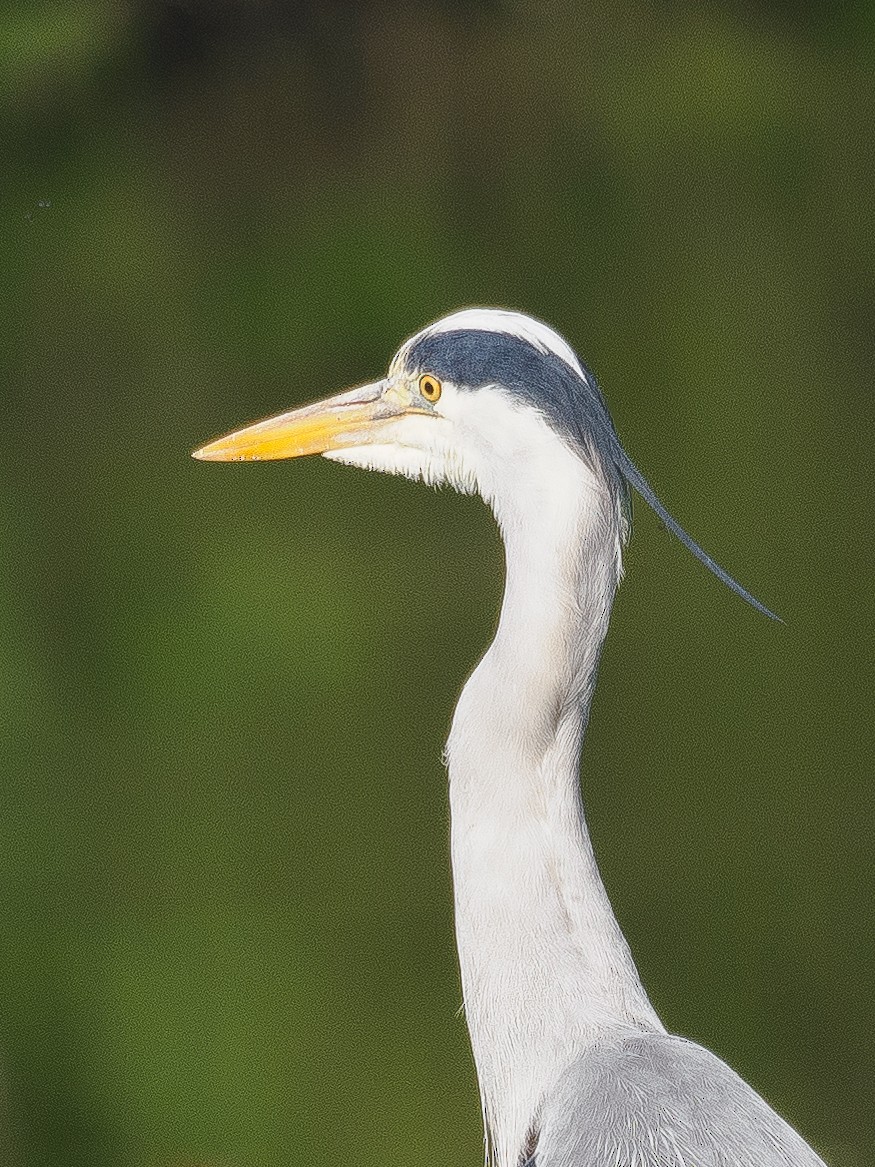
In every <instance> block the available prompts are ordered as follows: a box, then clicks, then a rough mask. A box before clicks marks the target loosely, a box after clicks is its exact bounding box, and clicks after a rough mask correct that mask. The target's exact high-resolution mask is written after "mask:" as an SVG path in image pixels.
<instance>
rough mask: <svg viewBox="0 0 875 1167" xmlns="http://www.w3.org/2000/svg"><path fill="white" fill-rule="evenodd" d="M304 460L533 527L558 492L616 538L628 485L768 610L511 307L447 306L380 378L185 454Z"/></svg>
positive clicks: (578, 375) (576, 365) (591, 384)
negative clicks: (374, 474)
mask: <svg viewBox="0 0 875 1167" xmlns="http://www.w3.org/2000/svg"><path fill="white" fill-rule="evenodd" d="M304 454H322V455H323V456H324V457H326V458H331V459H333V460H334V461H336V462H347V463H349V464H351V465H355V466H363V467H365V468H366V469H370V470H383V471H385V472H387V473H391V474H404V475H407V476H408V477H410V478H421V479H423V480H424V481H426V482H431V483H434V484H441V483H447V484H449V485H451V486H453V487H455V488H456V489H457V490H461V491H464V492H466V493H467V492H472V491H477V492H479V493H480V494H481V495H483V497H484V498H485V499H486V500H487V501H488V502H490V503H491V504H492V505H493V507H494V509H495V510H496V514H497V515H498V516H499V519H501V518H502V513H501V512H502V509H503V507H504V503H505V502H506V501H507V500H512V502H513V503H514V504H519V503H522V504H525V507H526V513H527V518H528V520H529V521H540V517H541V516H543V515H545V514H546V511H547V509H548V508H549V507H552V508H553V509H555V506H556V500H557V499H562V500H566V499H567V500H569V501H570V499H571V497H572V495H574V496H575V497H576V498H577V499H578V500H579V499H580V498H581V497H583V498H584V499H585V500H587V501H591V502H592V503H593V504H594V509H592V508H591V509H592V513H593V514H595V513H596V512H598V513H599V515H600V516H601V518H599V519H598V521H600V522H601V521H604V520H605V519H606V520H607V521H608V522H609V523H610V524H611V526H612V527H613V528H614V531H615V533H616V537H617V543H618V546H619V544H620V543H622V540H623V537H624V535H625V530H626V513H627V498H628V492H629V487H634V489H635V490H636V491H637V492H638V493H639V494H640V495H641V496H642V497H643V498H644V500H645V501H646V502H647V503H648V505H649V506H651V507H652V508H653V510H655V511H656V513H657V514H658V515H659V517H660V518H661V519H662V521H663V523H665V525H666V526H667V527H668V529H669V530H670V531H672V532H673V533H674V534H675V535H676V536H677V537H678V538H679V539H680V540H681V542H682V543H683V544H684V546H685V547H687V549H688V550H689V551H691V552H692V553H693V555H695V556H696V558H697V559H699V560H700V561H701V562H702V563H704V564H705V566H706V567H707V568H708V569H709V570H710V571H712V572H713V573H714V574H715V575H716V576H717V577H718V579H721V580H722V581H723V582H724V583H725V584H726V585H727V586H728V587H730V588H732V590H733V591H735V592H737V593H738V594H739V595H740V596H741V597H742V598H743V599H745V600H746V601H747V602H748V603H750V604H752V605H753V607H755V608H757V609H758V610H759V611H761V612H763V613H765V614H766V615H768V616H773V617H774V613H773V612H771V611H769V609H768V608H766V607H765V606H764V605H763V604H761V603H760V601H759V600H757V599H755V598H754V597H753V596H752V595H751V594H750V593H749V592H747V591H746V590H745V589H744V588H743V587H741V585H740V584H738V583H736V581H735V580H734V579H733V578H732V577H731V576H730V575H729V574H728V573H727V572H726V571H724V570H723V568H722V567H720V566H719V564H717V563H715V562H714V560H713V559H711V557H710V556H709V555H707V554H706V553H705V552H704V551H703V550H702V548H701V547H700V546H699V545H698V544H697V543H696V542H695V541H694V540H693V539H691V538H690V536H689V535H688V534H687V533H686V531H684V529H683V528H682V527H681V526H680V524H679V523H678V522H677V521H676V520H675V519H673V518H672V516H671V515H670V514H669V512H668V511H667V510H666V508H665V507H664V506H663V505H662V503H661V502H660V501H659V499H658V498H657V496H656V494H655V492H654V491H653V489H652V488H651V486H650V484H649V483H648V482H647V480H646V478H645V477H644V476H643V475H642V473H641V471H640V470H639V469H638V468H637V467H636V466H635V464H634V462H632V460H631V459H630V458H629V456H628V455H627V454H626V452H625V450H624V449H623V447H622V445H621V444H620V441H619V438H618V437H617V434H616V432H615V430H614V426H613V423H612V421H611V417H610V414H609V413H608V409H607V406H606V405H605V402H604V399H603V398H602V395H601V392H600V391H599V388H598V385H597V384H596V381H595V378H594V377H593V376H592V374H591V373H590V372H589V370H588V369H587V368H586V366H585V365H583V364H582V363H581V361H580V360H579V359H578V358H577V356H576V355H575V353H574V351H573V350H572V349H571V348H570V347H569V345H568V344H567V343H566V342H565V341H564V340H563V339H562V338H561V337H560V336H559V335H558V334H557V333H555V332H554V331H553V330H552V329H551V328H548V327H547V325H546V324H542V323H541V322H540V321H538V320H534V319H532V318H531V317H529V316H524V315H522V314H521V313H518V312H505V311H501V310H498V309H489V308H468V309H465V310H464V311H462V312H455V313H453V314H452V315H451V316H446V317H444V318H443V319H442V320H438V321H437V322H436V323H435V324H431V325H429V327H428V328H425V329H423V330H422V331H421V332H418V333H417V334H416V335H415V336H412V337H411V338H410V339H409V340H407V341H405V343H404V344H403V345H402V346H401V348H400V349H399V350H398V352H397V353H396V354H395V356H394V358H393V360H392V362H391V364H390V366H389V371H388V373H387V374H386V376H385V377H384V378H383V379H382V380H380V381H375V382H373V383H372V384H369V385H362V386H361V387H359V388H357V389H351V390H348V391H347V392H345V393H340V394H338V395H337V396H335V397H329V398H328V399H327V400H325V401H321V402H318V403H317V404H315V405H307V406H304V407H303V408H302V409H294V410H292V411H291V412H289V413H282V414H279V415H278V416H276V417H270V418H268V419H267V420H266V421H261V422H256V423H255V424H254V425H250V426H246V428H245V429H241V430H236V431H235V432H234V433H231V434H228V435H227V436H226V437H223V438H218V439H217V440H216V441H214V442H210V443H209V444H208V445H206V446H204V447H203V448H202V449H200V450H196V451H195V454H194V456H195V457H196V458H201V459H204V460H206V461H213V462H246V461H259V460H268V459H274V458H297V457H301V456H302V455H304ZM545 501H546V504H547V505H546V506H545V505H544V503H545ZM533 504H534V513H533ZM539 505H540V508H541V509H540V512H539V510H538V507H539ZM510 509H511V510H512V509H513V506H511V508H510ZM618 562H619V557H618Z"/></svg>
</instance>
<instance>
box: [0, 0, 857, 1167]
mask: <svg viewBox="0 0 875 1167" xmlns="http://www.w3.org/2000/svg"><path fill="white" fill-rule="evenodd" d="M873 34H875V12H873V8H872V5H871V4H868V3H866V4H863V3H860V4H842V5H839V4H831V3H820V4H818V3H808V4H801V3H799V4H796V3H793V2H792V0H783V2H780V0H778V2H773V3H756V2H754V0H749V2H745V0H737V2H735V3H733V2H731V0H726V2H723V3H719V2H717V0H713V2H710V3H709V2H706V3H692V2H690V3H682V2H673V0H662V2H660V0H651V2H649V3H648V2H646V0H612V2H610V3H606V2H605V3H593V4H581V3H575V2H573V0H550V2H549V3H537V2H535V0H529V2H522V0H521V2H519V3H511V2H509V0H493V2H490V3H486V2H480V3H476V2H470V3H463V2H461V0H458V2H455V3H454V2H450V0H445V2H444V3H439V2H437V0H435V2H434V3H430V4H426V3H410V2H408V3H406V4H401V3H399V4H391V3H384V2H382V0H371V2H370V3H360V4H354V3H352V2H350V0H331V2H328V3H326V2H320V0H310V2H307V0H298V2H297V3H291V2H290V3H279V2H278V0H277V2H274V3H270V2H267V0H261V2H259V0H211V2H208V0H187V2H182V0H179V2H178V3H169V2H166V0H165V2H159V0H154V2H152V3H147V2H145V0H143V2H142V3H139V4H138V3H123V2H121V0H120V2H118V3H115V4H113V3H97V2H96V0H55V2H51V3H50V2H46V3H8V2H7V3H6V4H5V5H4V6H3V8H2V13H0V141H2V162H0V169H2V173H0V213H2V220H0V221H2V280H0V284H2V293H0V297H2V303H0V338H2V340H0V377H2V386H3V401H4V402H5V405H4V408H3V415H2V425H0V442H2V451H0V454H2V456H0V486H2V490H0V538H2V554H0V736H2V763H0V765H2V778H0V1094H2V1102H0V1163H2V1164H3V1165H4V1167H5V1165H6V1164H8V1165H9V1167H43V1165H45V1167H48V1165H58V1167H67V1165H69V1167H74V1165H79V1164H82V1165H88V1167H110V1165H112V1167H115V1165H121V1167H195V1165H198V1167H201V1165H203V1167H279V1165H284V1164H295V1163H307V1164H309V1165H311V1167H320V1165H325V1167H329V1165H331V1167H335V1165H336V1164H340V1163H343V1164H355V1165H361V1167H369V1165H374V1167H389V1165H393V1164H398V1165H399V1167H406V1165H408V1164H413V1163H440V1164H445V1165H447V1167H463V1165H470V1164H476V1163H478V1162H480V1161H481V1155H482V1142H481V1131H480V1115H479V1106H478V1102H477V1096H476V1086H475V1080H474V1074H473V1069H472V1064H471V1058H470V1054H469V1051H468V1044H467V1036H466V1032H465V1028H464V1022H463V1020H462V1019H461V1017H460V1016H459V1015H458V1013H457V1010H458V1006H459V1003H460V990H459V984H458V977H457V969H456V961H455V952H454V946H453V933H452V913H451V889H450V877H449V866H448V854H447V797H446V780H445V773H444V771H443V769H442V766H441V762H440V753H441V747H442V744H443V741H444V738H445V735H446V732H447V728H448V725H449V719H450V716H451V711H452V706H453V702H454V699H455V695H456V693H457V692H458V689H459V687H460V685H461V682H462V680H463V679H464V677H465V675H466V673H467V671H468V670H469V669H470V668H471V667H472V665H473V664H474V662H475V660H476V659H477V657H478V654H479V653H480V652H481V651H482V649H483V647H484V646H485V644H486V642H487V640H488V638H489V635H490V633H491V630H492V628H493V625H494V621H495V616H496V611H497V604H498V601H499V597H500V593H501V586H502V578H501V577H502V556H501V548H500V544H499V542H498V539H497V536H496V534H495V532H494V530H493V528H492V524H491V520H490V518H489V515H488V514H487V512H486V510H485V508H483V507H482V505H481V504H480V503H479V502H476V501H472V500H470V499H460V498H458V497H456V496H454V495H452V494H450V493H448V492H443V493H439V494H435V493H433V492H431V491H429V490H427V489H425V488H423V487H421V486H419V487H415V486H411V485H410V484H409V483H406V482H403V481H400V480H395V479H391V478H384V477H382V476H378V475H366V474H363V473H361V472H359V471H355V470H350V469H347V468H342V467H338V466H335V465H331V464H329V463H327V462H323V461H320V460H318V459H315V460H310V461H307V462H302V463H300V464H282V463H280V464H276V465H263V466H214V465H204V464H197V463H194V462H192V461H191V460H190V459H189V457H188V454H189V451H190V450H191V449H192V448H193V447H194V446H196V445H199V444H201V443H202V442H203V441H204V440H206V439H207V438H209V437H211V436H214V435H215V434H217V433H219V432H221V431H223V430H226V429H228V428H231V427H233V426H236V425H238V424H240V423H242V422H244V421H248V420H251V419H252V418H255V417H258V416H260V415H263V414H265V413H267V412H270V411H275V410H278V409H281V408H284V407H287V406H290V405H292V404H294V403H296V402H300V401H304V400H307V399H309V398H312V397H315V396H321V395H323V394H326V393H328V392H330V391H333V390H336V389H339V388H342V387H344V386H346V385H349V384H354V383H357V382H360V381H362V380H366V379H370V378H372V377H374V376H375V375H379V374H380V373H381V371H382V370H383V368H384V367H385V365H386V362H387V361H388V359H389V357H390V356H391V354H392V352H393V351H394V350H395V348H396V346H397V345H398V344H399V343H400V341H401V340H402V339H403V338H404V337H405V336H407V335H408V334H409V333H410V332H412V331H414V330H415V329H417V328H419V327H421V326H422V325H423V324H425V323H426V322H428V321H429V320H430V319H433V318H435V317H436V316H439V315H441V314H443V313H445V312H447V311H449V310H451V309H453V308H456V307H459V306H462V305H466V304H471V303H485V304H498V305H505V306H511V307H516V308H520V309H523V310H526V311H529V312H532V313H534V314H536V315H538V316H540V317H542V318H544V319H546V320H548V321H549V322H550V323H552V324H553V325H554V326H556V327H557V328H558V329H560V331H562V332H563V333H564V334H565V335H566V336H567V337H568V338H569V340H570V341H571V342H572V344H573V345H574V346H575V347H577V348H578V349H579V351H580V352H581V354H582V355H583V356H584V357H585V359H587V360H588V362H589V363H590V364H591V365H592V367H593V368H594V369H595V371H596V372H597V374H598V375H599V377H600V378H601V381H602V384H603V387H604V389H605V392H606V395H607V398H608V400H609V402H610V403H611V406H612V409H613V411H614V416H615V419H616V421H617V424H618V427H619V430H620V433H621V435H622V436H623V438H624V440H625V442H626V445H627V448H628V449H629V451H630V453H631V455H632V457H633V458H634V459H635V460H636V461H638V463H639V464H640V465H641V467H642V469H643V470H644V471H645V473H646V474H647V475H648V476H649V477H650V478H651V481H652V482H653V483H654V485H655V486H656V488H657V489H658V490H659V491H660V492H661V494H662V496H663V498H664V500H665V502H666V503H667V504H668V506H669V507H670V508H671V509H672V510H673V511H674V513H675V514H676V515H677V517H678V518H679V519H680V521H681V522H682V523H684V525H685V526H687V527H688V529H689V530H690V531H691V532H692V533H693V534H694V536H695V537H696V538H698V539H700V540H701V541H702V542H703V544H704V545H705V547H706V548H708V549H709V550H710V551H711V552H712V553H713V554H714V555H715V556H716V557H717V558H718V559H719V560H720V561H721V562H722V563H723V564H724V565H725V566H726V567H727V568H728V569H729V570H730V571H731V572H732V573H733V574H735V575H736V576H737V577H738V578H739V579H740V580H741V581H742V582H743V583H744V584H746V585H747V586H748V587H750V588H751V589H752V590H753V591H754V592H755V593H756V595H758V596H759V597H761V598H762V599H763V600H764V601H765V602H766V603H768V604H769V605H771V606H772V607H774V608H776V609H777V610H778V611H779V612H780V613H781V614H782V615H783V617H784V618H785V620H786V625H785V626H783V627H782V626H778V625H772V624H770V623H769V622H768V621H766V620H764V619H762V618H761V617H759V616H758V615H757V614H756V613H754V612H753V611H752V610H751V609H749V608H747V607H745V605H743V604H742V603H741V602H740V601H739V600H738V599H736V598H735V597H733V596H732V595H731V594H730V593H729V592H728V591H727V590H725V589H723V588H721V587H720V585H719V584H718V583H717V582H716V581H715V580H714V579H713V578H711V577H710V576H709V575H708V573H707V572H705V571H704V569H702V568H701V567H700V566H698V565H697V564H696V563H695V562H694V561H693V560H692V558H691V557H689V556H688V555H687V554H686V553H685V552H684V551H683V549H682V548H681V547H680V545H679V544H678V543H676V542H675V541H673V540H672V539H671V538H670V537H669V536H668V535H667V534H666V533H665V532H664V531H663V530H662V528H661V527H660V525H659V523H658V522H657V521H656V520H655V519H654V518H653V517H652V515H651V514H650V513H649V512H647V511H646V509H645V508H643V507H641V506H639V507H638V508H637V512H636V513H637V523H636V537H635V540H634V541H633V543H632V546H631V548H630V552H629V555H628V570H627V580H626V582H625V584H624V586H623V588H622V589H621V592H620V595H619V598H618V602H617V606H616V610H615V617H614V623H613V629H612V633H611V636H610V638H609V642H608V646H607V650H606V653H605V657H604V662H603V667H602V672H601V679H600V684H599V689H598V694H597V698H596V703H595V709H594V715H593V720H592V726H591V731H590V735H589V739H588V743H587V748H586V751H585V759H584V777H583V781H584V790H585V797H586V801H587V807H588V814H589V818H590V822H591V827H592V831H593V835H594V838H595V843H596V847H597V850H598V853H599V856H600V860H601V863H602V867H603V871H604V875H605V879H606V882H607V884H608V887H609V890H610V892H611V895H612V898H613V901H614V904H615V907H616V909H617V912H618V915H619V916H620V919H621V922H622V924H623V927H624V929H625V930H626V933H627V935H628V936H629V938H630V941H631V943H632V946H633V949H634V951H635V953H636V956H637V959H638V963H639V967H640V969H641V972H642V975H643V977H644V979H645V982H646V984H647V986H648V988H649V990H650V992H651V994H652V996H653V999H654V1001H655V1003H656V1005H657V1007H658V1008H659V1010H660V1011H661V1012H662V1015H663V1017H664V1018H665V1020H666V1023H667V1024H668V1025H669V1026H671V1027H672V1028H673V1029H675V1030H677V1031H679V1032H681V1033H684V1034H687V1035H690V1036H691V1037H693V1038H695V1039H697V1040H700V1041H702V1042H704V1043H705V1044H707V1045H708V1046H710V1047H712V1048H713V1049H715V1050H716V1051H717V1052H718V1053H720V1054H721V1055H722V1056H723V1057H725V1058H726V1059H728V1060H729V1061H730V1062H731V1064H732V1065H734V1066H735V1067H736V1068H737V1069H738V1070H739V1071H740V1072H741V1073H742V1074H743V1075H744V1076H745V1077H747V1078H748V1079H749V1080H750V1081H751V1082H752V1083H753V1084H754V1085H755V1086H756V1087H757V1088H759V1089H760V1090H761V1091H762V1092H764V1093H765V1095H766V1096H767V1097H768V1099H769V1100H770V1101H771V1102H772V1103H773V1104H774V1105H775V1106H777V1107H778V1108H779V1109H780V1110H781V1111H782V1112H783V1113H784V1114H786V1115H787V1116H788V1118H790V1119H791V1120H792V1121H793V1122H794V1123H795V1124H796V1125H798V1127H799V1128H800V1129H801V1130H802V1132H803V1133H804V1134H805V1135H806V1137H807V1138H808V1139H809V1140H811V1141H812V1143H814V1144H815V1145H816V1146H817V1147H818V1149H820V1150H821V1152H822V1153H824V1154H825V1155H826V1156H827V1157H828V1158H829V1160H830V1162H831V1163H832V1164H833V1165H834V1167H863V1165H869V1164H871V1163H872V1162H873V1161H875V1052H873V1045H875V1043H873V1022H875V1006H873V988H875V959H873V957H875V929H873V927H872V900H873V891H875V870H873V861H872V839H873V828H875V807H873V802H875V794H873V772H872V771H873V766H872V758H873V752H875V740H873V739H875V730H873V724H872V717H871V694H872V692H873V671H875V670H873V649H872V631H873V587H872V578H873V577H872V571H873V552H875V546H873V470H872V443H873V413H875V411H873V397H872V393H873V389H872V383H873V374H875V343H873V335H875V334H873V313H875V266H873V251H875V231H873V221H872V218H873V217H872V191H873V178H875V173H873V170H875V168H873V149H872V135H873V124H875V91H873V85H872V78H873V66H875V39H873Z"/></svg>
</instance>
